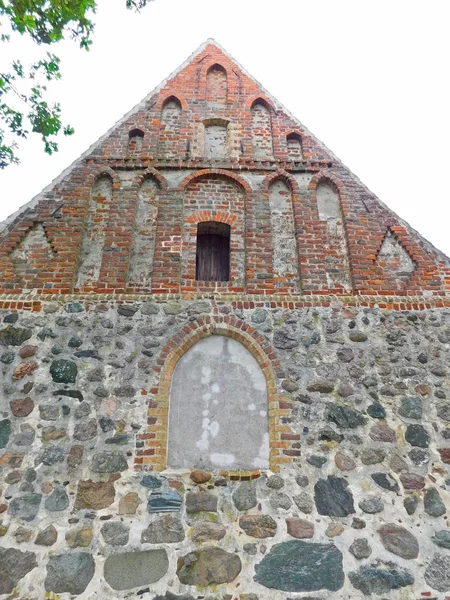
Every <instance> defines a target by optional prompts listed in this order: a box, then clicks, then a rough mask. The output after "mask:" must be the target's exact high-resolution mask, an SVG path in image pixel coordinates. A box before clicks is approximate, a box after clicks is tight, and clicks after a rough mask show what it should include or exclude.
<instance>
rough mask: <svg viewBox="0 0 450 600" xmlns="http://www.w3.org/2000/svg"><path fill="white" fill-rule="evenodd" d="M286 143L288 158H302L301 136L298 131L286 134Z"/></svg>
mask: <svg viewBox="0 0 450 600" xmlns="http://www.w3.org/2000/svg"><path fill="white" fill-rule="evenodd" d="M286 145H287V151H288V157H289V160H302V159H303V149H302V138H301V136H300V135H299V134H298V133H295V132H293V133H289V134H288V135H287V136H286Z"/></svg>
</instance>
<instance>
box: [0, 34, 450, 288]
mask: <svg viewBox="0 0 450 600" xmlns="http://www.w3.org/2000/svg"><path fill="white" fill-rule="evenodd" d="M99 182H101V183H102V182H103V184H105V185H103V187H102V186H100V187H101V190H103V191H101V190H100V192H99V193H97V191H96V189H97V188H96V186H97V187H98V186H99ZM106 182H108V190H107V193H104V189H106V187H105V186H106ZM100 187H99V189H100ZM209 222H217V223H224V224H227V225H228V226H229V227H230V234H229V244H230V254H229V256H230V258H229V260H230V265H229V268H230V277H229V280H228V281H220V282H218V281H214V282H212V281H211V282H208V281H206V282H205V281H199V280H197V279H196V278H195V270H196V269H195V264H196V260H197V259H196V251H197V237H196V236H197V231H198V230H199V229H198V228H199V224H201V223H209ZM37 224H39V225H37ZM33 228H34V229H33ZM36 228H37V229H36ZM39 228H42V230H43V231H45V232H47V233H46V235H47V237H46V239H51V249H50V250H48V249H47V251H48V252H50V254H49V257H48V258H49V260H48V261H47V263H46V266H45V269H44V268H42V266H41V265H40V263H39V262H33V261H30V264H29V268H28V269H26V270H25V272H22V271H23V269H22V271H21V267H20V260H19V259H18V258H17V257H18V250H17V247H18V244H20V243H22V242H21V240H22V239H23V237H24V232H26V231H38V230H39V231H40V229H39ZM201 230H202V227H200V231H201ZM29 235H31V234H29ZM41 237H42V236H41ZM449 268H450V267H449V261H448V259H447V258H446V257H445V256H444V255H443V254H441V253H439V252H438V251H437V250H436V249H434V248H433V247H432V246H431V244H429V243H428V242H426V241H424V240H423V239H422V238H421V237H420V236H419V235H418V234H417V233H416V232H415V231H413V230H412V229H411V228H410V227H409V226H408V225H407V224H405V223H404V222H403V221H401V220H400V219H399V218H398V217H397V216H396V215H395V214H394V213H392V211H390V210H389V209H388V208H387V207H386V206H384V205H383V204H382V203H381V202H380V201H379V200H378V199H377V198H376V197H375V196H374V195H373V194H372V193H371V192H370V191H369V190H368V189H367V188H366V187H365V186H364V185H363V184H362V183H361V182H360V181H359V180H358V179H357V177H356V176H354V175H353V174H352V173H351V172H350V171H349V170H348V169H347V168H346V167H345V166H344V165H343V164H342V163H341V162H340V161H339V159H338V158H337V157H336V156H334V155H333V154H332V152H330V151H329V150H328V149H327V148H326V147H325V146H324V145H323V144H322V143H321V142H320V141H318V140H317V139H316V138H315V137H314V136H313V135H312V134H311V132H309V131H308V129H307V128H306V127H304V126H303V125H302V123H301V122H299V121H298V120H297V119H296V118H294V117H293V116H292V115H291V114H290V113H289V112H288V111H287V110H286V109H285V108H284V107H283V106H282V105H281V104H280V103H279V102H278V101H277V100H276V99H275V98H274V97H273V96H272V95H271V94H270V93H269V92H267V90H265V89H264V88H263V87H262V86H261V85H260V84H259V83H258V82H257V81H256V80H255V79H254V78H253V77H252V76H251V75H250V74H249V73H247V72H246V71H245V69H243V68H242V67H241V66H240V65H239V64H238V63H237V62H236V61H235V60H234V59H233V58H232V57H231V56H230V55H229V54H228V53H227V52H226V51H225V50H223V49H222V48H221V47H220V46H219V45H218V44H217V43H216V42H214V41H213V40H208V41H207V42H205V43H204V44H203V45H202V46H200V48H199V49H198V50H197V51H196V52H195V53H194V54H193V55H192V56H191V57H190V58H189V59H188V60H187V61H186V62H185V63H184V64H183V65H182V66H181V67H180V68H179V69H177V70H176V71H175V72H174V73H173V74H172V75H170V76H169V77H168V79H166V80H165V81H164V82H162V83H161V84H160V85H159V86H158V87H157V88H156V89H155V90H154V91H153V92H151V93H150V94H149V95H148V96H147V97H146V98H144V99H143V100H142V102H140V103H139V104H138V105H137V106H136V107H135V108H134V109H132V110H131V111H130V112H129V113H128V114H127V115H125V116H124V117H123V118H122V119H121V120H120V121H119V122H118V123H117V124H116V125H115V126H114V127H113V128H112V129H111V130H110V131H108V132H107V133H106V134H105V135H104V136H103V137H102V138H101V139H100V140H99V141H98V142H97V143H96V144H94V145H93V146H92V147H91V148H90V149H89V150H87V152H86V153H85V154H83V155H82V156H81V157H80V159H79V160H78V161H76V162H75V163H74V165H72V166H71V167H70V168H69V169H67V170H66V171H65V172H64V173H62V174H61V176H60V177H59V178H58V179H57V180H55V182H53V183H52V184H51V185H50V186H49V187H48V188H46V190H44V191H43V192H42V193H41V194H40V195H39V196H37V198H35V199H34V200H33V201H32V202H31V203H30V204H29V205H28V206H26V207H25V208H24V210H22V211H21V212H20V213H19V214H17V215H14V216H13V217H12V218H10V219H9V220H8V221H7V222H6V223H5V224H4V225H3V228H2V229H0V291H1V292H2V293H6V294H8V293H18V292H23V293H26V292H27V291H29V290H31V289H34V290H35V289H36V288H37V289H38V290H41V291H46V292H52V293H70V292H78V293H86V292H89V293H112V292H114V293H127V292H129V293H146V294H148V293H158V294H167V293H197V292H199V293H204V292H215V293H238V294H240V293H244V294H259V295H272V294H278V295H280V294H281V295H283V294H284V295H288V296H297V295H305V294H306V295H314V294H319V295H323V294H347V295H348V294H349V293H350V294H354V295H361V294H373V295H377V294H382V295H388V294H393V295H399V294H400V295H406V294H414V295H418V294H423V293H425V292H426V293H427V294H428V295H436V296H440V295H444V294H446V293H447V286H448V279H449V274H450V271H449Z"/></svg>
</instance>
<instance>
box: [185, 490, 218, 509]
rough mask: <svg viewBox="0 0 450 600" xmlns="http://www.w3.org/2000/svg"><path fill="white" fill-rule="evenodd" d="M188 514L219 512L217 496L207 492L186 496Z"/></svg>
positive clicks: (191, 493) (192, 493)
mask: <svg viewBox="0 0 450 600" xmlns="http://www.w3.org/2000/svg"><path fill="white" fill-rule="evenodd" d="M186 512H188V513H198V512H217V496H215V495H214V494H209V493H206V492H190V493H188V494H186Z"/></svg>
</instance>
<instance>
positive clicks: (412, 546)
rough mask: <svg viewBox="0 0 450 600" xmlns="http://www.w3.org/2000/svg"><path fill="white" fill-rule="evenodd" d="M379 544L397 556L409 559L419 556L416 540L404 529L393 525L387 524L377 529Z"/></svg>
mask: <svg viewBox="0 0 450 600" xmlns="http://www.w3.org/2000/svg"><path fill="white" fill-rule="evenodd" d="M378 533H379V534H380V537H381V543H382V544H383V546H384V547H385V548H386V550H389V552H392V554H396V555H397V556H401V557H402V558H406V559H411V558H417V557H418V556H419V543H418V541H417V538H416V537H415V536H414V535H413V534H412V533H411V532H410V531H408V530H407V529H405V528H404V527H400V526H399V525H396V524H395V523H387V524H386V525H383V526H382V527H380V528H379V529H378Z"/></svg>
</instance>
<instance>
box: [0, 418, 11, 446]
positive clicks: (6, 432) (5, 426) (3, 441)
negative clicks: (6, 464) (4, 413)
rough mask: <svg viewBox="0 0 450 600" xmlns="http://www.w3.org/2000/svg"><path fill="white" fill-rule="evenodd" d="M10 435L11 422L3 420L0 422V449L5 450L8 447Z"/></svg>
mask: <svg viewBox="0 0 450 600" xmlns="http://www.w3.org/2000/svg"><path fill="white" fill-rule="evenodd" d="M10 435H11V421H10V420H9V419H3V421H0V448H5V447H6V446H7V445H8V442H9V436H10Z"/></svg>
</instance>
